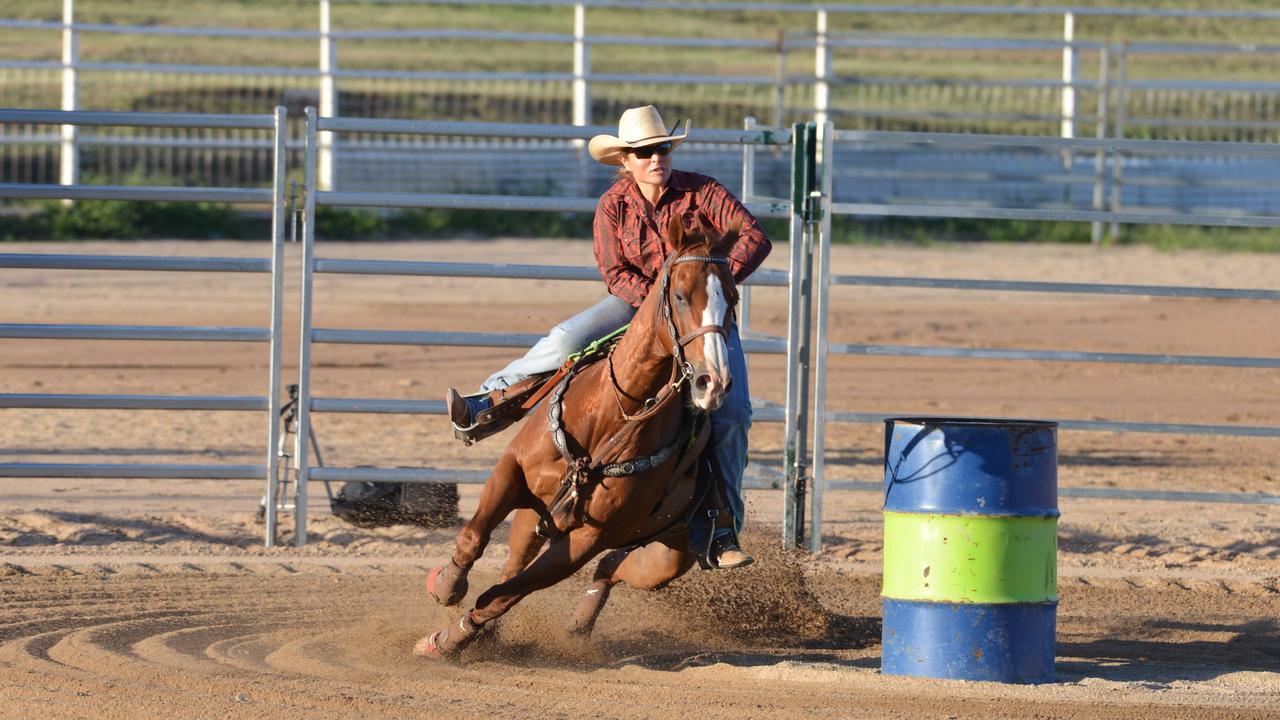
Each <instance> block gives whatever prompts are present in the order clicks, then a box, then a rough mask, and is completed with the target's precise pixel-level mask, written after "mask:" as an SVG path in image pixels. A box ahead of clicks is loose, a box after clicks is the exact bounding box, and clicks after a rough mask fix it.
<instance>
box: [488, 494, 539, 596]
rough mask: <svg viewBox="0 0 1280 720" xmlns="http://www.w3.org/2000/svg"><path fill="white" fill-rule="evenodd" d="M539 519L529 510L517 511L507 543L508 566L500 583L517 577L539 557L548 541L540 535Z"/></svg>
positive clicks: (512, 520) (536, 514)
mask: <svg viewBox="0 0 1280 720" xmlns="http://www.w3.org/2000/svg"><path fill="white" fill-rule="evenodd" d="M538 519H539V518H538V513H536V512H534V511H533V510H530V509H529V508H521V509H519V510H517V511H516V514H515V517H514V518H512V519H511V536H510V539H509V540H508V541H507V546H508V548H509V554H508V555H507V565H506V567H505V568H503V570H502V577H500V578H498V582H506V581H508V580H510V579H511V578H513V577H515V576H516V575H518V574H519V573H520V571H521V570H524V569H525V568H527V567H529V563H531V562H533V559H534V558H535V557H537V556H538V551H539V550H541V549H542V545H543V543H545V542H546V540H547V538H546V536H544V535H539V534H538Z"/></svg>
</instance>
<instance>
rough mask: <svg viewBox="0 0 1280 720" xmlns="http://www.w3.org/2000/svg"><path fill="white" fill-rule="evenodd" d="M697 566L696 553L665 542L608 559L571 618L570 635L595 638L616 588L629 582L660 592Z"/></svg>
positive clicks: (607, 557) (638, 586)
mask: <svg viewBox="0 0 1280 720" xmlns="http://www.w3.org/2000/svg"><path fill="white" fill-rule="evenodd" d="M694 562H695V559H694V556H693V554H692V553H690V552H688V551H685V550H677V549H675V548H673V547H671V546H670V545H667V544H665V543H664V542H662V541H654V542H651V543H649V544H648V545H643V546H641V547H638V548H631V549H623V550H614V551H613V552H611V553H609V554H608V555H605V556H604V558H603V559H601V560H600V564H599V565H597V566H596V574H595V578H594V579H593V580H592V582H591V585H590V586H588V587H587V590H586V592H585V593H584V594H583V596H582V598H581V599H580V600H578V605H577V607H575V608H574V610H573V614H572V615H571V616H570V617H569V628H568V629H569V632H571V633H573V634H575V635H582V636H584V637H586V636H590V635H591V631H592V630H594V629H595V626H596V620H597V619H599V617H600V613H601V612H602V611H603V610H604V606H605V603H607V602H608V601H609V593H610V592H611V591H612V590H613V586H614V585H617V584H618V583H620V582H625V583H626V584H628V585H630V586H631V587H634V588H638V589H640V590H660V589H662V588H664V587H666V586H667V584H668V583H670V582H671V581H672V580H675V579H676V578H678V577H680V576H681V575H684V574H685V573H686V572H689V568H691V567H693V563H694Z"/></svg>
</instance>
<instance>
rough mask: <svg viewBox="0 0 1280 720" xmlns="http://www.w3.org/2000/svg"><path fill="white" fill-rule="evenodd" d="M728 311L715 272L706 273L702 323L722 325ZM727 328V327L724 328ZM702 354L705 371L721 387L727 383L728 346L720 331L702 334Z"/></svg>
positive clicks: (727, 303) (722, 290)
mask: <svg viewBox="0 0 1280 720" xmlns="http://www.w3.org/2000/svg"><path fill="white" fill-rule="evenodd" d="M728 312H729V302H728V301H727V300H726V299H725V296H724V288H723V287H721V285H720V278H719V276H717V275H716V274H715V273H711V274H709V275H707V307H706V308H705V309H704V310H703V311H702V324H703V325H720V326H724V323H725V315H726V314H727V313H728ZM725 330H728V328H725ZM702 354H703V357H705V358H706V361H707V371H708V372H709V373H711V376H712V377H713V378H716V379H717V380H718V381H719V385H720V387H721V388H724V387H725V386H727V385H728V384H729V346H728V345H726V344H725V338H724V336H723V335H721V334H720V333H707V334H706V335H703V336H702Z"/></svg>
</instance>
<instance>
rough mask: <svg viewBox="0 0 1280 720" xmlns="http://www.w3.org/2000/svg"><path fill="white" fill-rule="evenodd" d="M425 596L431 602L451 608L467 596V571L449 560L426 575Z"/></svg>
mask: <svg viewBox="0 0 1280 720" xmlns="http://www.w3.org/2000/svg"><path fill="white" fill-rule="evenodd" d="M427 594H428V595H430V596H431V598H432V599H433V600H435V601H436V602H438V603H440V604H441V605H446V606H449V607H452V606H454V605H457V604H458V603H460V602H462V598H464V597H466V595H467V571H466V570H464V569H462V568H461V567H459V566H458V565H457V564H455V563H454V562H453V560H450V561H449V562H447V563H445V564H444V565H441V566H440V567H438V568H435V569H433V570H432V571H431V573H430V574H429V575H427Z"/></svg>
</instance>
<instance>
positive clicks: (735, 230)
mask: <svg viewBox="0 0 1280 720" xmlns="http://www.w3.org/2000/svg"><path fill="white" fill-rule="evenodd" d="M741 230H742V228H741V227H740V226H738V225H734V226H732V227H730V228H728V229H727V230H725V231H724V234H723V235H721V236H720V239H719V240H716V241H715V242H714V243H712V244H711V249H712V250H715V251H716V252H718V253H719V254H721V255H725V256H727V255H728V254H729V251H730V250H732V249H733V246H734V245H735V244H737V242H738V235H739V233H740V232H741Z"/></svg>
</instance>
